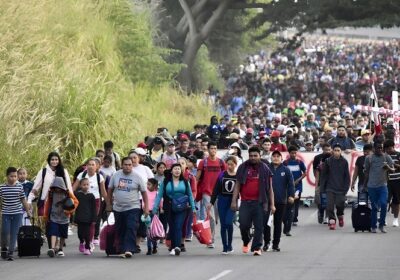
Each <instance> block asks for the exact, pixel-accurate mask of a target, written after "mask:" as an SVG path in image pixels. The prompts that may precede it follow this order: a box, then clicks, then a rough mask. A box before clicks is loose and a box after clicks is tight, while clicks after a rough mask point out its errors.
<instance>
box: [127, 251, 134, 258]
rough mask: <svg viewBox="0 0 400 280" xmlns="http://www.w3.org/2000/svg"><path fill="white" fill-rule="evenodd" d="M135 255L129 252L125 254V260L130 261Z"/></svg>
mask: <svg viewBox="0 0 400 280" xmlns="http://www.w3.org/2000/svg"><path fill="white" fill-rule="evenodd" d="M132 256H133V254H132V253H131V252H129V251H127V252H125V258H127V259H129V258H132Z"/></svg>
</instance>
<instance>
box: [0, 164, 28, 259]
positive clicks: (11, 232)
mask: <svg viewBox="0 0 400 280" xmlns="http://www.w3.org/2000/svg"><path fill="white" fill-rule="evenodd" d="M6 176H7V183H6V184H5V185H2V186H0V198H1V199H2V201H3V203H2V207H1V212H2V222H1V258H2V259H4V260H8V261H13V260H14V258H13V253H14V249H15V243H16V241H17V235H18V230H19V228H20V227H21V224H22V205H24V208H25V210H26V211H27V213H28V216H30V214H29V211H28V209H29V207H28V203H27V202H26V199H25V194H24V189H23V187H22V185H20V184H17V176H18V175H17V169H16V168H15V167H9V168H7V171H6Z"/></svg>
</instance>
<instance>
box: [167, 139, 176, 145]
mask: <svg viewBox="0 0 400 280" xmlns="http://www.w3.org/2000/svg"><path fill="white" fill-rule="evenodd" d="M171 145H174V146H175V142H174V140H169V141H168V142H167V144H166V146H167V147H168V146H171Z"/></svg>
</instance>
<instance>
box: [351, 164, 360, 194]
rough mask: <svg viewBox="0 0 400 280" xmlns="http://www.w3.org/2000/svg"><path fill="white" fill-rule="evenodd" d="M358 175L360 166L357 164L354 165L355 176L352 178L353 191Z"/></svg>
mask: <svg viewBox="0 0 400 280" xmlns="http://www.w3.org/2000/svg"><path fill="white" fill-rule="evenodd" d="M357 177H358V166H357V165H356V166H355V167H354V173H353V178H352V180H351V191H352V192H354V185H355V184H356V180H357Z"/></svg>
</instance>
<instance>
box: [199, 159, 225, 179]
mask: <svg viewBox="0 0 400 280" xmlns="http://www.w3.org/2000/svg"><path fill="white" fill-rule="evenodd" d="M207 159H208V158H205V159H204V161H203V169H202V170H201V175H200V178H199V183H200V182H201V180H202V179H203V177H204V171H205V170H206V167H207V164H208V161H207ZM218 159H219V169H220V170H221V171H224V161H223V160H222V159H220V158H218Z"/></svg>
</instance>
